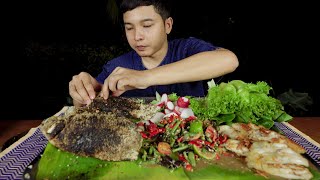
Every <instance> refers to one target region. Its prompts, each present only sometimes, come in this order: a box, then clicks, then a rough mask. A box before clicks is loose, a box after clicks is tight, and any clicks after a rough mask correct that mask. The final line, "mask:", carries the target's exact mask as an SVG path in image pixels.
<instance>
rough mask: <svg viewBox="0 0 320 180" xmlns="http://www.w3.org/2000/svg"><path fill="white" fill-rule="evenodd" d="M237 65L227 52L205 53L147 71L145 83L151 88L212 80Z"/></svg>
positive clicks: (231, 55)
mask: <svg viewBox="0 0 320 180" xmlns="http://www.w3.org/2000/svg"><path fill="white" fill-rule="evenodd" d="M238 65H239V62H238V58H237V57H236V55H235V54H234V53H233V52H231V51H229V50H226V49H217V50H214V51H206V52H201V53H198V54H195V55H192V56H189V57H187V58H185V59H183V60H180V61H177V62H175V63H172V64H167V65H164V66H160V67H157V68H154V69H150V70H147V71H146V72H145V73H146V77H147V78H146V83H147V86H153V85H166V84H175V83H183V82H192V81H200V80H206V79H212V78H215V77H219V76H222V75H225V74H228V73H231V72H233V71H234V70H235V69H236V68H237V67H238Z"/></svg>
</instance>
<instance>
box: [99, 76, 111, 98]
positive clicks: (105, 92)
mask: <svg viewBox="0 0 320 180" xmlns="http://www.w3.org/2000/svg"><path fill="white" fill-rule="evenodd" d="M100 95H101V96H102V97H103V98H104V99H108V97H109V87H108V78H107V79H106V80H105V81H104V84H103V86H102V90H101V93H100Z"/></svg>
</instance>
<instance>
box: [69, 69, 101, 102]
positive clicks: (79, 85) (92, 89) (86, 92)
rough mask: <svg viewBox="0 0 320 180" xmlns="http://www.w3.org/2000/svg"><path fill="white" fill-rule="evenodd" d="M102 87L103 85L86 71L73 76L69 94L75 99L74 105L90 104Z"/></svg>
mask: <svg viewBox="0 0 320 180" xmlns="http://www.w3.org/2000/svg"><path fill="white" fill-rule="evenodd" d="M101 87H102V85H101V84H100V83H99V82H98V81H97V80H96V79H95V78H93V77H92V76H91V75H90V74H88V73H86V72H81V73H80V74H78V75H75V76H73V77H72V80H71V81H70V82H69V94H70V96H71V97H72V99H73V104H74V106H83V105H87V104H90V103H91V101H92V100H93V99H94V98H95V97H96V92H98V91H100V90H101Z"/></svg>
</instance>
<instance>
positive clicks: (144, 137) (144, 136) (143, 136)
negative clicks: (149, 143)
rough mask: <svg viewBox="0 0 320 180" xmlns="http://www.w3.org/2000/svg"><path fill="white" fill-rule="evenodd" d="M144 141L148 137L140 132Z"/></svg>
mask: <svg viewBox="0 0 320 180" xmlns="http://www.w3.org/2000/svg"><path fill="white" fill-rule="evenodd" d="M140 134H141V136H142V138H143V139H148V135H147V134H146V133H144V132H140Z"/></svg>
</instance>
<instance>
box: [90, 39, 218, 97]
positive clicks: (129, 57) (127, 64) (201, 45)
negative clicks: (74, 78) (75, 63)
mask: <svg viewBox="0 0 320 180" xmlns="http://www.w3.org/2000/svg"><path fill="white" fill-rule="evenodd" d="M215 49H217V47H215V46H213V45H212V44H211V43H208V42H205V41H203V40H200V39H197V38H194V37H190V38H186V39H175V40H172V41H169V43H168V52H167V54H166V56H165V58H164V59H163V60H162V62H161V63H160V65H159V66H162V65H165V64H170V63H173V62H176V61H180V60H182V59H184V58H187V57H189V56H192V55H194V54H197V53H199V52H204V51H212V50H215ZM116 67H124V68H128V69H135V70H147V69H146V68H145V67H144V65H143V63H142V59H141V57H140V56H139V55H138V54H137V53H136V52H135V51H130V52H128V53H126V54H123V55H121V56H119V57H117V58H115V59H112V60H110V61H108V62H107V63H106V64H105V65H104V66H103V68H102V72H101V73H100V74H99V75H98V76H97V77H96V79H97V81H98V82H99V83H101V84H103V82H104V80H105V79H106V78H107V77H108V76H109V75H110V74H111V73H112V71H113V70H114V69H115V68H116ZM185 73H188V70H187V69H186V70H185ZM205 91H206V89H205V86H204V82H203V81H196V82H188V83H178V84H171V85H157V86H151V87H148V88H146V89H134V90H130V91H126V92H125V93H123V94H122V95H121V96H126V97H154V96H155V94H156V92H158V93H159V94H164V93H167V94H171V93H176V94H177V95H178V96H195V97H203V96H204V95H205Z"/></svg>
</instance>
